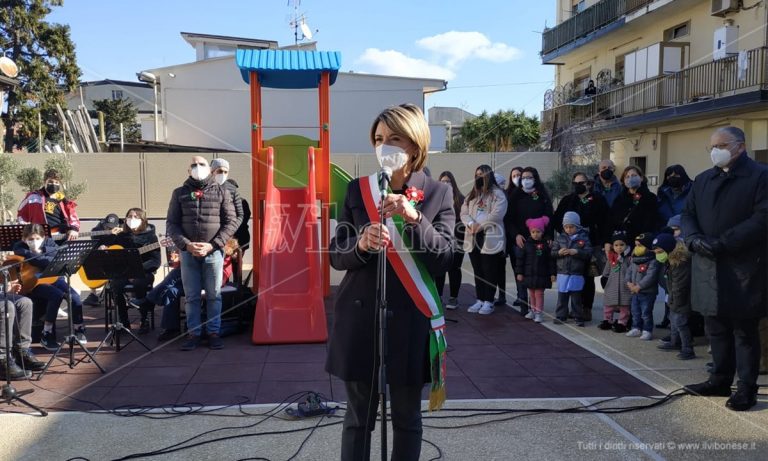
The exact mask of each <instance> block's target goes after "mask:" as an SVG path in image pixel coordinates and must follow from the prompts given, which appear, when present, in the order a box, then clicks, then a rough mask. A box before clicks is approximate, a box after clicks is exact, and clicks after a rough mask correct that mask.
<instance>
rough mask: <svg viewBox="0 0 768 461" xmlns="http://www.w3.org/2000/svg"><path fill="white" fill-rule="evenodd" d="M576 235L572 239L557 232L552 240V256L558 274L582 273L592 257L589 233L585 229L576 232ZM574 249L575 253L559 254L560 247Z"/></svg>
mask: <svg viewBox="0 0 768 461" xmlns="http://www.w3.org/2000/svg"><path fill="white" fill-rule="evenodd" d="M576 235H577V237H576V238H575V239H572V238H571V236H570V235H568V234H566V233H562V234H557V237H555V240H553V241H552V251H551V254H552V258H554V259H555V263H556V265H557V273H558V274H567V275H584V274H585V271H586V270H587V264H588V263H589V261H590V259H592V245H591V244H590V243H589V233H588V232H587V231H586V230H585V229H579V230H578V232H576ZM562 248H566V249H569V250H576V254H575V255H573V256H571V255H566V256H560V255H559V254H558V253H559V252H560V249H562Z"/></svg>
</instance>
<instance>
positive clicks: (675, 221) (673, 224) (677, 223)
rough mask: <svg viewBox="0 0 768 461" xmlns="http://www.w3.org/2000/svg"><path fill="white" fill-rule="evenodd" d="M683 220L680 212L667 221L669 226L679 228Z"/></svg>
mask: <svg viewBox="0 0 768 461" xmlns="http://www.w3.org/2000/svg"><path fill="white" fill-rule="evenodd" d="M681 221H682V217H681V216H680V215H679V214H676V215H674V216H672V217H671V218H669V221H667V227H677V228H678V229H679V228H680V223H681Z"/></svg>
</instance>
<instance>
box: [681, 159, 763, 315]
mask: <svg viewBox="0 0 768 461" xmlns="http://www.w3.org/2000/svg"><path fill="white" fill-rule="evenodd" d="M767 187H768V169H766V167H765V166H763V165H760V164H758V163H757V162H755V161H754V160H752V159H751V158H749V157H748V156H747V154H746V153H743V154H741V156H740V157H739V158H738V159H737V160H736V161H735V162H734V164H733V165H732V166H731V168H730V169H729V171H728V172H725V171H723V170H721V169H720V168H717V167H714V168H711V169H709V170H706V171H704V172H703V173H701V174H699V175H698V176H697V177H696V180H695V181H694V184H693V188H692V189H691V192H690V194H688V201H687V202H686V204H685V208H683V213H682V223H681V225H682V229H683V234H684V235H685V241H686V243H687V244H688V245H689V247H690V244H691V242H692V241H693V240H695V239H697V238H709V239H714V240H717V241H719V242H720V243H721V244H722V245H723V246H724V250H723V251H722V253H721V254H719V255H718V256H717V259H716V260H714V261H713V260H711V259H709V258H706V257H704V256H703V255H700V254H696V253H694V254H693V258H692V261H691V305H692V307H693V309H694V310H696V311H698V312H701V313H702V314H703V315H724V316H728V317H732V318H742V319H753V318H759V317H763V316H765V315H766V305H767V304H768V303H767V301H768V300H767V299H766V285H767V284H768V279H766V277H767V275H768V268H767V267H766V266H768V245H767V244H766V242H767V241H768V194H767V193H766V188H767Z"/></svg>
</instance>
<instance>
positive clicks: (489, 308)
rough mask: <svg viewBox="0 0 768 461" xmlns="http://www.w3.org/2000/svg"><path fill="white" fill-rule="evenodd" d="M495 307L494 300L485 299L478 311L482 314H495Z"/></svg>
mask: <svg viewBox="0 0 768 461" xmlns="http://www.w3.org/2000/svg"><path fill="white" fill-rule="evenodd" d="M494 309H495V308H494V307H493V303H492V302H490V301H484V302H483V307H481V308H480V310H479V311H477V313H478V314H480V315H490V314H493V311H494Z"/></svg>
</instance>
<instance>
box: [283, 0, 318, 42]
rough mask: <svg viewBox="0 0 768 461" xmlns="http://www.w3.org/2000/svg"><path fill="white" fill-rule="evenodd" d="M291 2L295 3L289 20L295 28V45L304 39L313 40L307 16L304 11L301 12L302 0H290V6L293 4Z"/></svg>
mask: <svg viewBox="0 0 768 461" xmlns="http://www.w3.org/2000/svg"><path fill="white" fill-rule="evenodd" d="M291 4H292V5H293V17H292V18H291V20H290V21H289V25H290V26H291V28H293V43H294V45H298V44H299V42H300V41H303V40H312V35H313V34H312V28H310V27H309V25H308V24H307V17H306V16H305V15H304V13H299V7H300V6H301V0H288V6H291ZM315 32H317V31H315ZM299 33H301V35H299Z"/></svg>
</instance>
